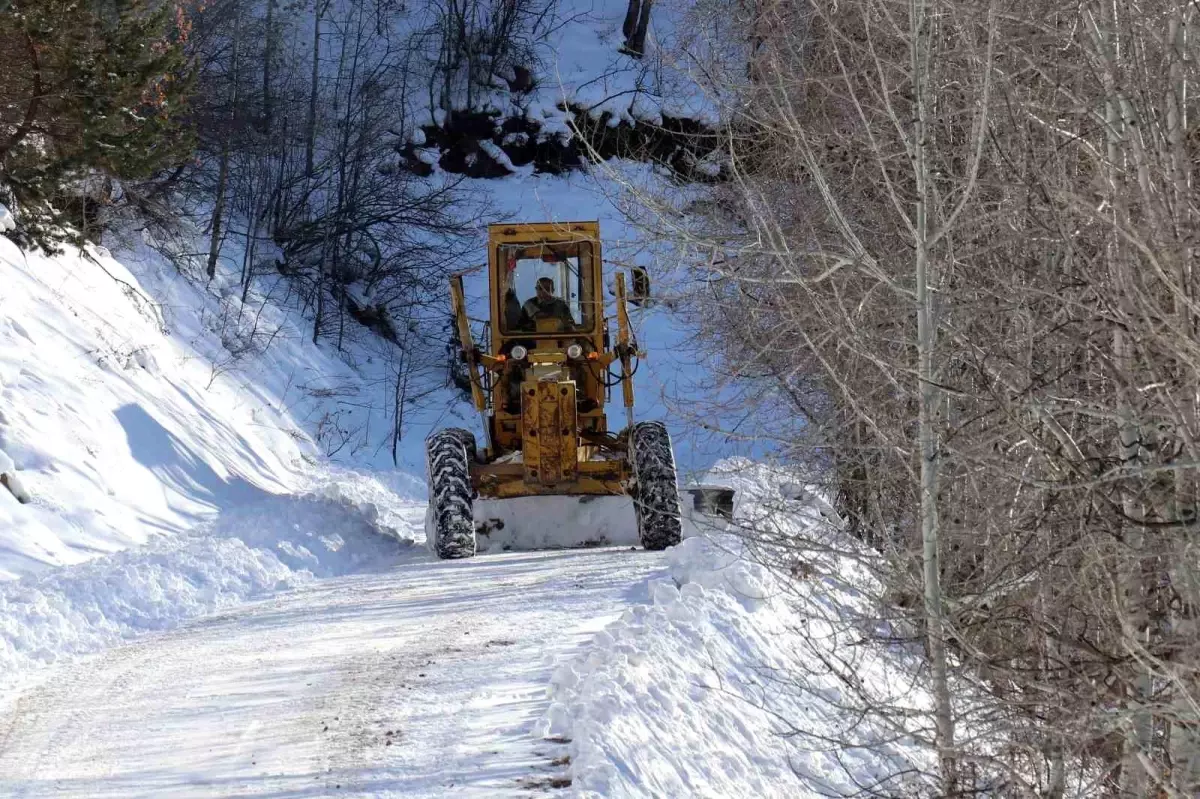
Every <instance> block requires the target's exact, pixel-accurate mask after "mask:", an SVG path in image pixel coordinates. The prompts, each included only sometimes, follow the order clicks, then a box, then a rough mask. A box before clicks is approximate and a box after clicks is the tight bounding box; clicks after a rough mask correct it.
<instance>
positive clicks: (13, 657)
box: [0, 479, 422, 689]
mask: <svg viewBox="0 0 1200 799" xmlns="http://www.w3.org/2000/svg"><path fill="white" fill-rule="evenodd" d="M335 485H336V486H337V487H335ZM421 510H422V509H421V507H420V506H419V505H416V504H415V503H411V502H409V503H405V502H401V501H398V500H397V499H396V498H395V497H394V496H391V495H388V494H387V493H386V489H383V487H382V486H380V485H379V484H378V483H373V482H372V481H371V480H369V479H350V480H344V481H341V482H339V483H336V484H335V483H333V482H330V483H327V484H325V485H323V486H320V487H318V488H317V489H316V490H315V491H314V492H313V493H311V494H307V495H303V496H294V497H268V498H266V499H262V500H260V501H257V502H252V503H249V504H246V505H244V506H241V507H238V508H236V509H232V510H230V511H229V512H227V513H224V514H222V515H221V516H220V517H219V518H218V519H217V520H216V521H215V522H214V523H213V524H212V525H210V526H207V527H205V528H203V529H201V530H199V531H198V532H195V533H193V534H188V535H181V536H173V537H161V538H157V539H155V540H153V541H152V542H151V543H149V544H148V545H147V546H145V547H141V548H139V549H137V550H133V551H129V552H122V553H118V554H116V555H112V556H109V557H104V558H97V559H94V560H92V561H90V562H88V563H85V564H81V565H79V566H75V567H72V568H66V569H58V570H55V571H51V572H49V573H47V574H45V575H42V576H29V577H26V578H24V579H22V580H17V581H12V582H8V583H3V584H0V675H3V677H0V689H3V688H8V687H11V684H12V683H13V682H15V681H16V680H17V679H18V678H19V676H20V674H21V672H23V671H26V670H28V669H30V668H33V667H37V666H40V665H45V664H49V663H53V662H56V661H58V660H60V659H62V658H64V657H69V656H75V655H79V654H83V653H89V652H95V651H99V650H101V649H104V648H106V647H109V646H112V645H114V644H116V643H119V642H121V641H124V640H128V639H130V638H132V637H134V636H136V635H138V634H141V633H144V632H148V631H161V630H166V629H170V628H173V627H176V626H177V625H179V624H180V623H181V622H183V621H185V620H187V619H191V618H195V617H197V616H201V615H205V614H209V613H213V612H215V611H219V610H221V609H223V608H227V607H230V606H232V605H234V604H237V603H240V602H244V601H247V600H250V599H256V598H262V597H265V596H268V595H270V594H272V593H275V592H278V591H280V590H285V589H288V588H293V587H295V586H298V585H301V584H303V583H305V582H308V581H311V580H312V579H314V578H316V577H334V576H338V575H344V574H352V573H355V572H360V571H364V570H376V569H384V568H387V567H388V566H390V565H392V564H394V563H395V562H396V560H397V558H398V557H400V556H402V555H403V554H404V553H405V552H409V551H411V544H412V540H413V538H414V537H415V535H416V533H417V531H418V529H419V528H418V527H417V524H416V522H417V521H419V515H420V513H421ZM6 683H7V684H6Z"/></svg>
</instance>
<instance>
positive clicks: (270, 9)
mask: <svg viewBox="0 0 1200 799" xmlns="http://www.w3.org/2000/svg"><path fill="white" fill-rule="evenodd" d="M276 2H277V0H267V31H266V37H267V40H266V42H265V46H264V48H263V100H262V112H263V119H262V121H263V134H265V135H266V136H268V137H269V136H270V135H271V131H272V130H273V128H274V121H275V120H274V119H273V117H274V114H275V109H274V106H273V101H274V98H273V97H272V96H271V67H272V63H273V62H274V61H275V3H276Z"/></svg>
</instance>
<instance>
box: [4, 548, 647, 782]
mask: <svg viewBox="0 0 1200 799" xmlns="http://www.w3.org/2000/svg"><path fill="white" fill-rule="evenodd" d="M663 565H664V560H663V557H662V556H661V555H660V554H656V553H647V552H642V551H636V552H633V551H629V550H628V549H627V548H622V549H602V550H586V551H579V550H575V551H557V552H536V553H528V552H525V553H509V554H501V555H488V556H484V557H479V558H476V559H474V560H470V561H457V562H437V561H429V560H425V559H423V558H414V559H412V560H407V561H405V562H403V563H401V564H400V565H399V566H397V567H396V568H394V569H392V570H389V571H388V572H386V573H377V574H365V575H364V574H359V575H355V576H350V577H339V578H336V579H330V580H323V581H316V582H314V583H312V584H310V585H307V586H305V587H303V588H301V589H299V590H297V591H294V592H290V593H286V594H283V595H280V596H278V597H276V598H274V599H271V600H267V601H263V602H259V603H256V604H252V605H248V606H244V607H242V608H239V609H238V610H236V611H235V612H231V613H226V614H223V615H217V616H211V617H208V618H204V619H201V620H199V621H196V622H193V623H192V624H190V625H188V626H185V627H182V628H180V629H178V630H176V631H174V632H170V633H165V634H162V635H158V636H151V637H147V638H143V639H141V640H139V641H137V642H135V643H132V644H130V645H127V646H124V647H121V648H117V649H113V650H110V651H108V652H106V653H104V654H101V655H98V656H96V657H94V658H91V659H88V660H85V661H82V662H76V663H73V664H68V665H65V666H62V667H58V668H56V669H54V670H52V671H51V672H49V677H48V679H47V680H46V681H45V682H44V683H42V684H40V685H39V686H38V687H36V688H32V689H29V690H27V691H26V692H25V693H23V694H20V695H18V696H16V697H13V698H12V699H11V701H8V702H6V703H5V704H4V705H3V706H0V796H4V797H40V796H56V797H90V798H92V797H94V798H95V799H100V798H101V797H122V799H134V798H135V797H150V796H155V797H160V796H171V797H189V796H222V797H225V796H229V797H233V796H269V797H275V798H276V799H282V797H318V796H373V797H376V796H380V797H386V796H404V797H419V796H446V795H452V796H487V797H503V796H528V795H538V794H543V793H544V792H545V790H546V789H547V788H550V787H552V784H553V782H554V781H555V780H556V778H561V776H562V775H563V774H564V773H565V768H564V767H563V766H562V762H561V760H560V761H559V762H558V763H557V764H556V763H555V761H556V759H559V758H561V757H562V756H563V754H564V753H565V752H566V747H565V746H564V745H561V744H556V743H553V742H549V741H545V740H542V739H541V738H540V737H539V735H538V734H537V731H536V730H535V729H534V728H535V724H536V723H537V721H538V719H539V718H540V717H541V716H542V715H543V714H544V713H545V711H546V708H547V705H548V703H549V699H548V698H547V692H546V686H547V682H548V679H549V675H550V673H551V671H552V670H553V663H554V661H555V659H556V658H558V657H560V656H563V655H566V654H569V653H571V652H572V650H574V649H575V648H576V647H578V646H580V645H581V644H584V643H586V642H587V640H588V639H589V638H590V636H591V634H593V633H595V632H596V631H597V630H599V629H601V628H602V627H603V626H604V625H605V624H607V623H608V622H609V621H611V620H612V619H613V618H614V617H615V616H616V615H617V614H619V613H620V612H621V611H622V610H624V609H625V608H626V607H627V606H628V605H629V604H630V603H631V602H637V601H644V600H645V599H646V597H645V595H644V591H645V580H646V578H647V577H648V576H650V575H651V574H652V573H654V572H655V571H658V570H661V569H662V568H663Z"/></svg>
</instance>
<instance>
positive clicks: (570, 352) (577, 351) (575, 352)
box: [567, 344, 583, 358]
mask: <svg viewBox="0 0 1200 799" xmlns="http://www.w3.org/2000/svg"><path fill="white" fill-rule="evenodd" d="M567 357H568V358H582V357H583V347H581V346H579V345H578V344H572V345H571V346H569V347H567Z"/></svg>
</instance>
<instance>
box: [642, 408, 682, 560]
mask: <svg viewBox="0 0 1200 799" xmlns="http://www.w3.org/2000/svg"><path fill="white" fill-rule="evenodd" d="M629 448H630V451H631V453H632V455H633V470H634V480H635V482H634V488H633V511H634V515H635V516H636V518H637V527H638V538H639V539H640V540H641V542H642V546H643V547H645V548H646V549H649V550H661V549H666V548H667V547H670V546H674V545H675V544H678V543H679V542H680V541H681V540H683V525H682V522H681V521H680V516H681V512H680V509H679V486H678V484H677V482H676V477H675V455H674V454H673V453H672V451H671V436H670V435H669V434H668V433H667V428H666V425H664V424H663V423H662V422H639V423H637V424H635V425H634V426H633V428H632V429H631V430H630V431H629Z"/></svg>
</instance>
